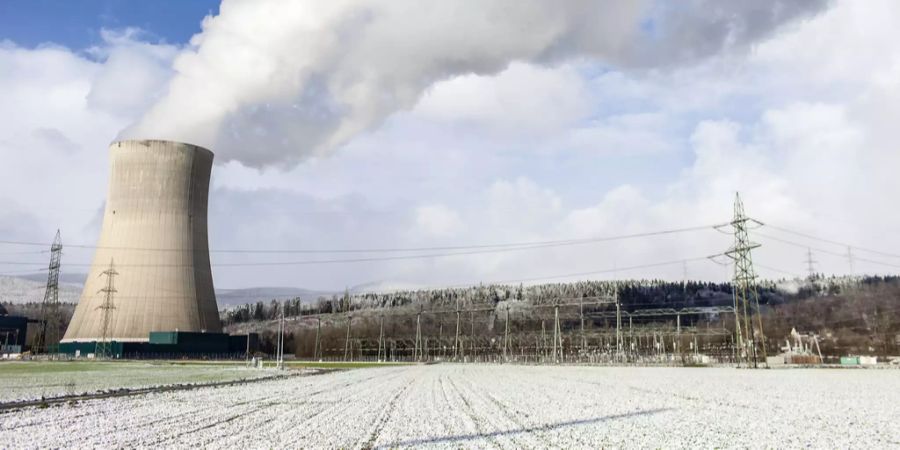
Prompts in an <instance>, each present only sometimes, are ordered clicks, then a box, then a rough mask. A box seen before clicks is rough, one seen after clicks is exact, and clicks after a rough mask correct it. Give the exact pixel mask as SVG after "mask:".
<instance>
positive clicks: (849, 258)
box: [847, 245, 856, 277]
mask: <svg viewBox="0 0 900 450" xmlns="http://www.w3.org/2000/svg"><path fill="white" fill-rule="evenodd" d="M847 262H848V263H849V264H850V276H851V277H853V276H855V275H856V268H855V267H854V266H855V265H856V264H855V263H854V261H853V248H852V247H850V246H849V245H848V246H847Z"/></svg>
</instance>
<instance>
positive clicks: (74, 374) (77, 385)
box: [0, 361, 271, 448]
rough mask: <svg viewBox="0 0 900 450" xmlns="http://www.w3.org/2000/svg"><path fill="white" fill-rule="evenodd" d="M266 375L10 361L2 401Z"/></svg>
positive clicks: (209, 367)
mask: <svg viewBox="0 0 900 450" xmlns="http://www.w3.org/2000/svg"><path fill="white" fill-rule="evenodd" d="M265 375H271V373H270V372H266V371H259V370H252V369H247V368H245V367H244V366H243V365H227V366H223V365H217V364H200V365H183V364H169V363H161V362H154V363H149V362H147V363H144V362H97V361H81V362H68V361H53V362H22V361H8V362H2V363H0V402H8V401H16V400H35V399H39V398H41V397H57V396H60V395H70V394H81V393H92V392H96V391H102V390H107V389H113V388H137V387H150V386H161V385H169V384H185V383H209V382H216V381H232V380H239V379H243V378H256V377H260V376H265ZM3 419H5V417H4V418H3ZM3 419H0V420H3ZM2 447H3V446H2V445H0V448H2Z"/></svg>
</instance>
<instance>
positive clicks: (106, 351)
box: [94, 260, 119, 359]
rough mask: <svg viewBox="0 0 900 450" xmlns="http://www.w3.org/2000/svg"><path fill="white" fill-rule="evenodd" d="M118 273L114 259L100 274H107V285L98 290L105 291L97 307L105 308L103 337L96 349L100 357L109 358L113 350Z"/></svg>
mask: <svg viewBox="0 0 900 450" xmlns="http://www.w3.org/2000/svg"><path fill="white" fill-rule="evenodd" d="M118 274H119V272H116V267H115V263H114V262H113V260H109V269H106V270H104V271H103V273H101V274H100V276H104V275H105V276H106V287H104V288H103V289H100V290H99V291H97V292H98V293H100V292H102V293H103V303H102V304H101V305H100V306H98V307H97V309H101V310H103V314H102V321H103V322H102V324H101V326H102V327H103V328H102V330H101V331H100V333H101V337H100V341H98V342H97V348H96V349H95V350H94V353H95V355H94V357H96V358H98V359H106V358H109V357H110V353H111V350H112V343H111V342H109V321H110V315H112V310H113V309H116V307H115V305H113V294H115V293H116V284H115V278H116V275H118Z"/></svg>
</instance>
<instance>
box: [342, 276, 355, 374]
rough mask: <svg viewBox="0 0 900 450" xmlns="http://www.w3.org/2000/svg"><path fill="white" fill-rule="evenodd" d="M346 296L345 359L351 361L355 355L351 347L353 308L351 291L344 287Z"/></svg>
mask: <svg viewBox="0 0 900 450" xmlns="http://www.w3.org/2000/svg"><path fill="white" fill-rule="evenodd" d="M344 298H345V299H346V300H347V301H346V304H347V337H346V338H345V339H344V361H349V360H350V358H352V357H353V353H352V352H353V350H352V349H351V348H350V324H351V323H352V322H353V308H352V305H351V304H350V303H351V302H352V299H351V298H350V291H349V290H347V289H344Z"/></svg>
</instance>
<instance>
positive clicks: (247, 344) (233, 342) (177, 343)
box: [59, 331, 259, 359]
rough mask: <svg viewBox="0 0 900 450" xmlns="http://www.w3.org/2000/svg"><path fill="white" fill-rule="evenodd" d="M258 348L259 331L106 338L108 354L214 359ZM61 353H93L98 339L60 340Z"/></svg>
mask: <svg viewBox="0 0 900 450" xmlns="http://www.w3.org/2000/svg"><path fill="white" fill-rule="evenodd" d="M257 350H259V335H258V334H256V333H249V334H244V335H228V334H224V333H198V332H184V331H153V332H151V333H150V334H149V335H148V336H147V341H146V342H133V341H129V342H120V341H116V340H113V341H111V342H109V349H108V350H107V351H108V353H109V354H108V355H105V356H108V357H110V358H115V359H118V358H181V357H210V358H217V359H225V358H240V357H244V356H245V355H250V354H253V353H256V351H257ZM59 351H60V353H67V354H70V355H75V356H79V357H89V356H90V355H93V354H96V353H97V352H98V350H97V342H96V341H92V342H66V343H63V344H60V346H59Z"/></svg>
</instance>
